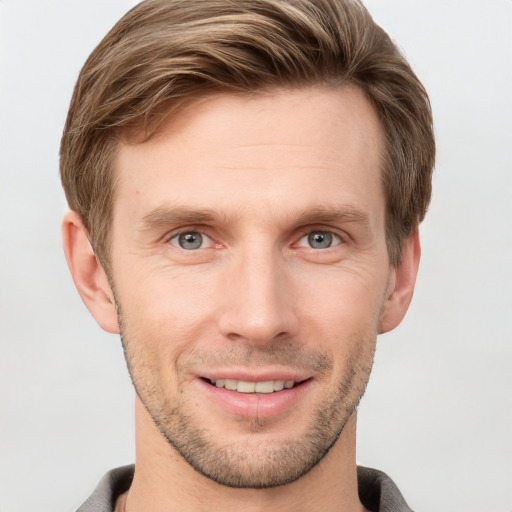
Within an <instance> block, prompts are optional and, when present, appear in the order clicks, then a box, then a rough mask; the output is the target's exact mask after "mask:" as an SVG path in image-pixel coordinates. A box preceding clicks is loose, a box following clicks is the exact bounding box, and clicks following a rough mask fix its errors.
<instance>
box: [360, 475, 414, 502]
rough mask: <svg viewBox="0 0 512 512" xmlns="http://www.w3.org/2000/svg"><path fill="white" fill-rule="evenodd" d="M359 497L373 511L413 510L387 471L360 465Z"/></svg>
mask: <svg viewBox="0 0 512 512" xmlns="http://www.w3.org/2000/svg"><path fill="white" fill-rule="evenodd" d="M357 482H358V489H359V499H360V500H361V502H362V504H363V505H364V506H365V507H366V508H367V509H369V510H371V511H372V512H412V509H411V508H410V507H409V505H407V503H406V501H405V499H404V497H403V496H402V493H401V492H400V491H399V489H398V487H397V486H396V485H395V483H394V482H393V480H391V478H389V476H388V475H386V473H383V472H382V471H378V470H376V469H371V468H365V467H362V466H358V468H357Z"/></svg>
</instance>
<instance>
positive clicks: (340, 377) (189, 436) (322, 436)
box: [63, 88, 420, 511]
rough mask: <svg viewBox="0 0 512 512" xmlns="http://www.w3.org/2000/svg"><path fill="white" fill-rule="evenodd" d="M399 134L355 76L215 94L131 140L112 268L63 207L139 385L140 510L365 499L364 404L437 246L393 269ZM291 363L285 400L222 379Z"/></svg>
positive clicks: (100, 308)
mask: <svg viewBox="0 0 512 512" xmlns="http://www.w3.org/2000/svg"><path fill="white" fill-rule="evenodd" d="M382 140H383V135H382V132H381V128H380V125H379V122H378V118H377V116H376V114H375V112H374V110H373V108H372V107H371V105H370V104H369V102H368V101H367V100H366V98H365V97H364V95H363V94H362V93H361V92H360V91H359V90H357V89H355V88H345V89H341V90H340V89H337V90H325V89H320V88H312V89H301V90H293V91H290V90H276V91H273V92H272V93H267V94H265V95H262V96H259V97H252V98H251V99H248V98H246V97H239V96H234V95H225V94H218V95H214V96H211V97H208V98H206V99H203V100H202V101H201V102H198V103H197V104H195V105H193V107H192V108H190V109H189V110H188V111H185V112H182V113H181V114H180V115H179V116H178V117H177V118H175V119H173V120H172V122H170V123H169V124H168V125H167V126H166V127H165V128H164V129H163V130H162V132H161V133H159V134H158V135H157V136H156V137H154V138H153V139H151V140H150V141H148V142H146V143H143V144H137V145H129V144H123V145H122V146H121V147H120V150H119V154H118V158H117V162H116V167H117V173H118V178H119V179H118V184H117V190H116V203H115V207H114V218H113V225H112V246H111V255H112V258H111V259H112V262H113V264H112V274H111V275H110V276H109V279H107V277H106V276H105V273H104V272H103V270H102V268H101V266H100V265H99V263H98V261H97V260H96V258H95V256H94V254H93V253H92V250H91V248H90V245H89V244H88V241H87V233H86V232H85V230H84V228H83V225H82V224H81V222H80V219H78V217H77V216H76V214H74V213H73V212H70V213H69V214H68V215H67V216H66V218H65V220H64V228H63V232H64V246H65V250H66V256H67V259H68V263H69V266H70V269H71V272H72V274H73V277H74V280H75V283H76V284H77V287H78V289H79V291H80V293H81V295H82V298H83V299H84V302H85V303H86V305H87V306H88V308H89V310H90V311H91V313H92V314H93V315H94V316H95V318H96V319H97V321H98V322H99V324H100V325H101V326H102V327H103V328H104V329H106V330H107V331H110V332H121V335H122V339H123V346H124V349H125V354H126V358H127V362H128V367H129V370H130V374H131V377H132V380H133V382H134V385H135V388H136V390H137V394H138V398H137V404H136V411H137V428H136V431H137V465H136V468H137V469H136V473H135V480H134V483H133V485H132V488H131V490H130V492H129V494H128V496H127V501H126V504H127V509H128V510H131V511H137V510H143V509H144V508H145V509H146V510H147V509H151V510H167V509H171V508H172V510H206V509H207V508H208V507H207V506H208V504H209V503H211V500H212V499H215V503H216V504H218V508H219V509H222V510H240V508H239V507H240V506H241V504H243V506H244V507H245V508H244V509H246V510H262V509H265V507H268V506H269V503H272V508H273V510H294V511H297V510H323V511H329V510H340V506H344V508H343V509H342V510H351V511H352V510H353V511H355V510H362V506H361V504H360V503H359V500H358V497H357V482H356V477H355V468H356V466H355V422H356V419H355V417H356V412H355V409H356V406H357V403H358V401H359V399H360V397H361V395H362V394H363V392H364V389H365V386H366V383H367V380H368V377H369V373H370V369H371V365H372V361H373V354H374V349H375V343H376V337H377V334H378V333H379V332H386V331H388V330H390V329H393V328H394V327H395V326H396V325H398V323H399V322H400V321H401V319H402V318H403V316H404V314H405V312H406V310H407V307H408V305H409V302H410V299H411V297H412V292H413V288H414V281H415V277H416V271H417V265H418V261H419V252H420V251H419V243H418V237H417V233H414V234H413V235H412V236H411V237H410V238H409V239H408V240H407V241H406V242H405V244H404V250H403V260H402V263H401V264H400V266H399V267H398V268H396V269H395V268H393V267H392V266H391V265H390V264H389V259H388V255H387V250H386V243H385V231H384V220H385V219H384V212H385V200H384V196H383V192H382V187H381V182H380V168H381V158H382V147H383V142H382ZM315 236H316V240H315V238H314V237H315ZM318 237H320V238H318ZM187 239H188V241H189V242H190V241H192V244H191V245H189V246H186V247H193V248H192V249H184V248H183V247H182V246H180V243H181V244H182V245H183V243H185V244H186V243H188V242H187ZM318 240H321V241H322V243H323V244H325V245H327V246H324V245H322V244H320V246H317V245H316V244H317V241H318ZM312 243H313V246H312ZM283 376H284V377H288V378H292V379H293V380H296V381H304V382H303V384H301V385H300V386H299V387H298V388H297V389H296V390H294V393H295V394H293V393H289V394H288V395H286V396H288V397H291V398H289V399H287V400H284V402H283V403H284V405H283V404H282V403H278V402H279V400H277V401H276V399H275V397H274V395H272V397H273V398H269V399H267V401H266V402H265V401H264V400H263V399H259V398H258V397H257V396H252V397H250V398H249V397H248V396H247V395H242V396H241V398H240V399H239V397H240V395H241V394H240V393H236V392H230V393H231V395H230V394H229V393H228V395H227V399H219V396H220V395H219V393H218V391H217V389H216V388H214V387H212V386H211V385H210V384H209V383H207V381H206V379H212V378H213V380H215V378H226V377H228V378H236V379H243V380H247V381H262V380H273V379H279V378H281V377H283ZM279 393H281V392H279ZM285 393H286V392H285ZM277 394H278V393H276V394H275V395H277ZM235 395H237V396H235ZM222 396H225V395H222ZM281 396H285V394H283V395H281ZM267 398H268V397H267ZM232 402H236V403H237V405H236V406H235V407H234V408H233V407H232ZM239 402H241V404H240V403H239ZM226 403H228V405H226ZM230 404H231V405H230ZM344 427H345V428H344ZM329 450H330V451H329ZM155 468H157V469H155ZM192 468H194V469H195V470H196V471H194V469H192ZM174 478H179V479H180V489H179V490H177V489H176V488H175V487H173V486H172V485H170V482H173V479H174ZM219 484H220V485H219ZM232 487H236V488H232ZM150 505H151V506H150ZM237 507H238V508H237Z"/></svg>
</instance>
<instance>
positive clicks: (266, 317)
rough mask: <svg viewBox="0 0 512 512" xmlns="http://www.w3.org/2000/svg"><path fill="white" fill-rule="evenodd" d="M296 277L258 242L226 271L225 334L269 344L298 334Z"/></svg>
mask: <svg viewBox="0 0 512 512" xmlns="http://www.w3.org/2000/svg"><path fill="white" fill-rule="evenodd" d="M292 281H293V279H292V276H291V275H290V272H289V271H288V269H287V268H286V263H285V262H284V261H282V259H281V258H280V257H279V255H278V254H276V253H275V252H274V251H273V250H272V248H265V247H259V248H257V249H256V248H255V247H254V245H253V247H252V250H251V251H247V252H244V253H241V254H240V255H239V256H238V257H236V258H234V261H232V262H231V264H230V269H229V271H227V272H226V280H225V281H224V290H223V291H222V292H221V293H222V297H223V300H222V301H221V304H222V307H221V311H220V318H219V328H220V330H221V332H222V334H223V335H224V336H225V337H227V338H229V339H231V340H233V341H236V340H239V341H240V340H243V341H245V342H247V343H250V344H257V345H265V344H268V343H271V342H272V341H274V340H276V339H278V338H280V339H281V338H285V337H286V338H290V337H294V336H295V335H296V334H297V329H298V318H297V315H296V312H295V308H294V293H293V283H292Z"/></svg>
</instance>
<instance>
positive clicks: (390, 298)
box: [379, 228, 421, 334]
mask: <svg viewBox="0 0 512 512" xmlns="http://www.w3.org/2000/svg"><path fill="white" fill-rule="evenodd" d="M420 254H421V249H420V239H419V234H418V229H417V228H416V229H415V230H414V233H413V234H412V235H411V236H409V238H407V239H406V240H405V242H404V243H403V246H402V261H401V262H400V264H399V265H398V267H396V268H393V269H392V270H391V273H390V276H389V281H388V289H387V292H386V299H385V301H384V304H383V306H382V310H381V315H380V321H379V334H383V333H385V332H388V331H391V330H393V329H394V328H395V327H396V326H397V325H398V324H399V323H400V322H401V321H402V320H403V318H404V316H405V313H406V312H407V309H409V304H410V303H411V299H412V294H413V292H414V285H415V283H416V275H417V274H418V265H419V263H420Z"/></svg>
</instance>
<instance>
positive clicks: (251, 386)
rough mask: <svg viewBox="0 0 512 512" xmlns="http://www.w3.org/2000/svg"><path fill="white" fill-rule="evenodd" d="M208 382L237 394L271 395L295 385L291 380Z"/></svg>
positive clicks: (221, 380) (222, 380) (220, 380)
mask: <svg viewBox="0 0 512 512" xmlns="http://www.w3.org/2000/svg"><path fill="white" fill-rule="evenodd" d="M210 382H211V383H212V384H214V385H215V386H216V387H218V388H226V389H229V390H230V391H238V392H239V393H273V392H274V391H282V390H283V389H291V388H293V386H294V385H295V381H293V380H266V381H260V382H249V381H245V380H235V379H217V380H211V381H210Z"/></svg>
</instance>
